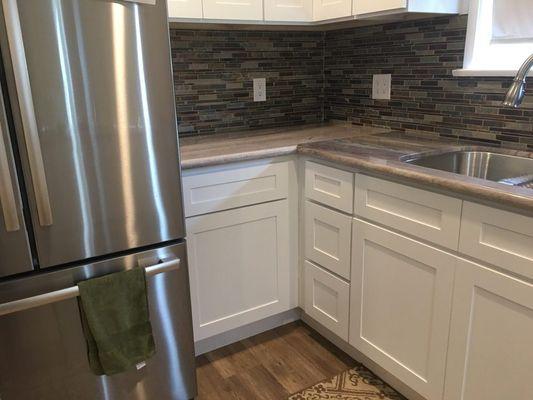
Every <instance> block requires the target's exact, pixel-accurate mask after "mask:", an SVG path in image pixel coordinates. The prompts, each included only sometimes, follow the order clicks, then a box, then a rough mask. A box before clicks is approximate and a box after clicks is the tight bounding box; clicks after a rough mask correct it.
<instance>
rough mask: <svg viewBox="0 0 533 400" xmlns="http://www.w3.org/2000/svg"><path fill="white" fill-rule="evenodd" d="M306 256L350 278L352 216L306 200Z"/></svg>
mask: <svg viewBox="0 0 533 400" xmlns="http://www.w3.org/2000/svg"><path fill="white" fill-rule="evenodd" d="M304 229H305V235H304V237H305V256H306V257H307V258H309V259H310V260H311V261H314V262H316V263H317V264H320V265H321V266H322V267H324V268H327V269H328V270H330V271H331V272H333V273H335V274H337V275H340V276H342V277H343V278H345V279H348V280H349V279H350V252H351V246H350V245H351V242H352V217H349V216H348V215H344V214H341V213H340V212H337V211H333V210H330V209H329V208H326V207H322V206H319V205H318V204H315V203H311V202H310V201H306V202H305V228H304Z"/></svg>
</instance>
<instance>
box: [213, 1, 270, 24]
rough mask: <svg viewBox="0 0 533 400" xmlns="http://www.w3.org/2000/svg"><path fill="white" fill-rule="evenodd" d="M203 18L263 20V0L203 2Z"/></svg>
mask: <svg viewBox="0 0 533 400" xmlns="http://www.w3.org/2000/svg"><path fill="white" fill-rule="evenodd" d="M203 5H204V6H203V7H204V18H208V19H227V20H239V19H242V20H254V21H261V20H263V0H231V1H226V0H203Z"/></svg>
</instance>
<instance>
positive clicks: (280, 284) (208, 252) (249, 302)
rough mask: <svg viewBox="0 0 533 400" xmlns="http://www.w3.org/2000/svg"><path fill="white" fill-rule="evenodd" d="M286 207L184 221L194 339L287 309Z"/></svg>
mask: <svg viewBox="0 0 533 400" xmlns="http://www.w3.org/2000/svg"><path fill="white" fill-rule="evenodd" d="M288 207H289V205H288V201H287V200H280V201H275V202H271V203H264V204H259V205H253V206H249V207H242V208H238V209H234V210H229V211H222V212H217V213H213V214H206V215H202V216H198V217H192V218H187V235H188V238H187V240H188V252H189V265H190V267H189V268H190V281H191V297H192V310H193V324H194V339H195V341H199V340H202V339H205V338H208V337H211V336H214V335H217V334H220V333H223V332H226V331H229V330H231V329H234V328H238V327H241V326H243V325H246V324H249V323H252V322H255V321H258V320H261V319H263V318H266V317H269V316H272V315H275V314H278V313H281V312H283V311H286V310H288V309H289V300H290V299H289V296H290V286H289V285H290V276H289V269H290V265H289V264H290V259H291V257H290V248H289V217H288Z"/></svg>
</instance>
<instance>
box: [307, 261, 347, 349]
mask: <svg viewBox="0 0 533 400" xmlns="http://www.w3.org/2000/svg"><path fill="white" fill-rule="evenodd" d="M304 274H305V312H306V313H307V314H308V315H309V316H311V317H312V318H314V319H315V320H316V321H317V322H319V323H320V324H322V325H323V326H324V327H326V328H328V329H329V330H330V331H332V332H333V333H335V334H336V335H337V336H339V337H340V338H342V339H343V340H348V318H349V312H348V310H349V307H350V304H349V302H350V301H349V298H350V284H349V283H347V282H345V281H343V280H342V279H340V278H338V277H336V276H335V275H332V274H330V273H329V272H327V271H325V270H323V269H322V268H320V267H318V266H316V265H314V264H312V263H310V262H309V261H305V271H304Z"/></svg>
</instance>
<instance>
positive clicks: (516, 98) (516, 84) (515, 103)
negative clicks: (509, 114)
mask: <svg viewBox="0 0 533 400" xmlns="http://www.w3.org/2000/svg"><path fill="white" fill-rule="evenodd" d="M531 68H533V54H532V55H530V56H529V57H528V58H527V60H526V61H525V62H524V63H523V64H522V66H521V67H520V69H519V70H518V73H517V74H516V77H515V78H514V80H513V83H512V84H511V87H510V88H509V90H508V91H507V94H506V95H505V100H504V101H503V105H504V106H505V107H513V108H518V107H520V105H521V104H522V101H523V100H524V96H525V95H526V78H527V74H528V73H529V71H530V70H531Z"/></svg>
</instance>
